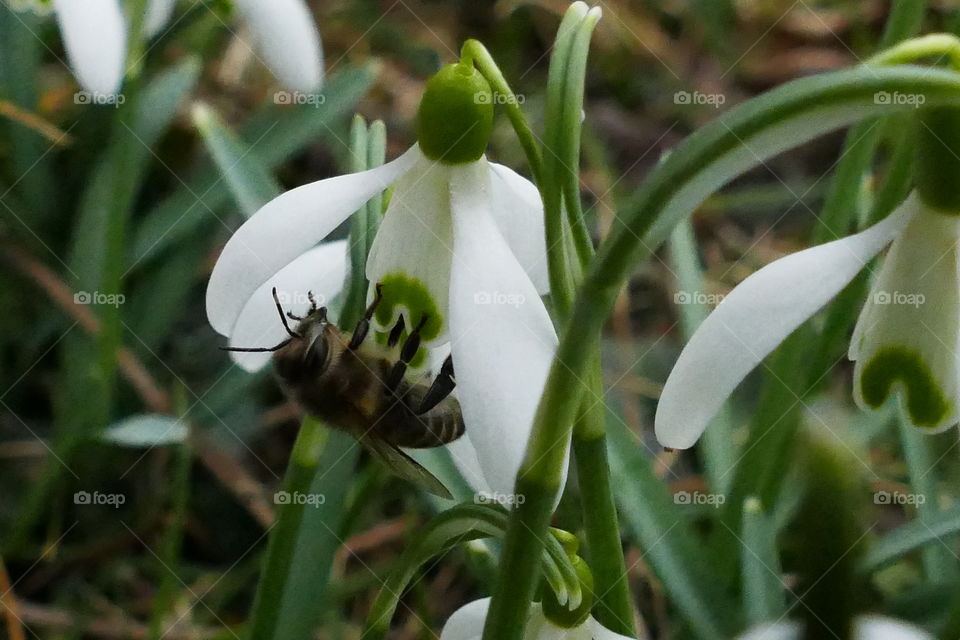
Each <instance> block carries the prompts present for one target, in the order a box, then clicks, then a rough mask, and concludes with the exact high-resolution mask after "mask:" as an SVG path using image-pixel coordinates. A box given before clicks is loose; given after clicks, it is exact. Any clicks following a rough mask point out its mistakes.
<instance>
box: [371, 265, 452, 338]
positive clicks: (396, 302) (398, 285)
mask: <svg viewBox="0 0 960 640" xmlns="http://www.w3.org/2000/svg"><path fill="white" fill-rule="evenodd" d="M380 284H381V285H383V286H382V288H381V289H380V292H381V295H382V296H383V299H382V300H381V301H380V305H379V306H378V307H377V311H376V314H375V316H374V317H375V318H376V320H377V323H378V324H379V325H380V326H381V327H386V328H387V329H388V330H389V328H390V327H387V325H388V324H389V323H390V321H391V320H393V317H394V314H395V311H396V309H397V307H406V308H407V310H408V311H409V316H408V318H407V320H409V321H410V322H412V323H413V324H414V326H416V324H418V323H419V322H420V321H421V319H422V318H423V316H424V315H426V316H427V321H426V323H425V324H424V325H423V327H422V328H421V329H420V337H421V339H422V340H423V341H424V342H427V341H430V340H433V339H434V338H436V337H437V336H439V335H440V332H441V331H442V330H443V323H444V318H443V316H442V315H441V314H440V311H439V309H437V303H436V302H435V301H434V299H433V296H432V295H430V290H429V289H427V286H426V285H425V284H423V282H421V281H420V280H417V279H416V278H412V277H410V276H408V275H405V274H402V273H389V274H387V275H385V276H384V277H383V278H381V279H380ZM412 329H413V327H411V326H409V323H408V326H407V330H408V331H409V330H412ZM405 334H406V333H405Z"/></svg>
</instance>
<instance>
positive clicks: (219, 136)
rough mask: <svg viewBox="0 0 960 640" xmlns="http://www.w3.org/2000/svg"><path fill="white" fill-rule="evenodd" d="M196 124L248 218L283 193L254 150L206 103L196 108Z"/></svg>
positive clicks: (194, 121)
mask: <svg viewBox="0 0 960 640" xmlns="http://www.w3.org/2000/svg"><path fill="white" fill-rule="evenodd" d="M192 115H193V123H194V125H195V126H196V127H197V130H198V131H199V132H200V135H201V136H202V137H203V141H204V143H205V144H206V145H207V150H208V151H209V152H210V156H211V157H212V158H213V162H214V164H216V165H217V168H218V169H219V170H220V173H221V174H223V178H224V180H225V181H226V183H227V186H228V187H229V189H230V193H231V194H232V195H233V199H234V200H235V201H236V202H237V204H238V205H239V206H240V210H241V211H242V212H243V214H244V215H245V216H247V217H248V218H249V217H250V216H252V215H253V214H254V213H256V211H257V209H259V208H260V207H262V206H263V205H265V204H266V203H267V202H269V201H270V200H272V199H273V198H275V197H276V196H277V195H278V194H279V193H280V185H279V184H277V181H276V180H274V179H273V176H271V175H270V172H269V170H268V169H267V168H266V167H265V166H264V165H263V163H262V162H261V161H260V160H259V158H258V157H257V155H256V153H255V152H254V150H253V149H251V148H250V147H249V146H247V145H246V144H245V143H244V142H243V141H242V140H240V139H239V138H238V137H237V136H236V134H234V132H233V131H231V130H230V128H229V127H228V126H227V125H226V124H225V123H224V122H223V121H222V120H221V119H220V118H219V117H218V116H217V114H216V113H214V112H213V110H212V109H211V108H210V107H208V106H207V105H205V104H195V105H194V106H193V111H192Z"/></svg>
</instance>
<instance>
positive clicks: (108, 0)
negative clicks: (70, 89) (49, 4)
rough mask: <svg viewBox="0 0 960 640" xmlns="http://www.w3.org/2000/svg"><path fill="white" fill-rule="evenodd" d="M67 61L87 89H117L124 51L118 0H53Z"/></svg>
mask: <svg viewBox="0 0 960 640" xmlns="http://www.w3.org/2000/svg"><path fill="white" fill-rule="evenodd" d="M53 6H54V8H55V9H56V13H57V22H58V23H59V24H60V32H61V34H62V35H63V43H64V46H65V47H66V50H67V57H68V58H69V59H70V65H71V66H72V67H73V72H74V74H76V76H77V80H79V81H80V84H81V85H82V86H83V88H84V89H86V90H87V91H91V92H93V93H96V94H98V95H100V96H112V95H114V94H115V93H117V91H118V90H119V89H120V83H121V82H122V81H123V68H124V64H125V62H126V60H125V58H126V55H127V21H126V18H125V17H124V15H123V9H122V8H121V6H120V2H119V1H118V0H83V1H82V2H80V1H78V0H53Z"/></svg>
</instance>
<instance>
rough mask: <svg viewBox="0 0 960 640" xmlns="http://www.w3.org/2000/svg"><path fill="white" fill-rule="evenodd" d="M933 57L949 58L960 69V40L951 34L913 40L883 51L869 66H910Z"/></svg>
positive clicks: (868, 60) (939, 34) (934, 34)
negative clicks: (922, 59) (912, 63)
mask: <svg viewBox="0 0 960 640" xmlns="http://www.w3.org/2000/svg"><path fill="white" fill-rule="evenodd" d="M932 56H937V57H943V56H947V57H948V58H949V59H950V66H952V67H953V68H954V69H960V38H957V36H955V35H953V34H950V33H931V34H930V35H927V36H922V37H920V38H913V39H912V40H907V41H906V42H903V43H902V44H899V45H897V46H894V47H891V48H890V49H887V50H886V51H881V52H880V53H878V54H877V55H875V56H873V57H872V58H869V59H867V64H876V65H895V64H909V63H911V62H916V61H917V60H920V59H921V58H929V57H932Z"/></svg>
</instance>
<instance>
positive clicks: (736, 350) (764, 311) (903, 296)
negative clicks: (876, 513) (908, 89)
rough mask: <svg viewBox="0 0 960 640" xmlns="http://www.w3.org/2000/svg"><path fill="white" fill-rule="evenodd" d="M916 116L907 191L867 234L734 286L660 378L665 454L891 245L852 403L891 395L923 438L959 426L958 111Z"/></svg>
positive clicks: (866, 319)
mask: <svg viewBox="0 0 960 640" xmlns="http://www.w3.org/2000/svg"><path fill="white" fill-rule="evenodd" d="M921 114H922V115H921V117H920V118H918V122H917V126H918V131H917V135H918V145H917V148H918V153H917V168H916V172H915V178H914V182H915V186H916V189H915V191H914V192H913V193H912V194H911V195H910V196H909V197H908V198H907V199H906V201H905V202H904V203H903V204H902V205H900V207H899V208H898V209H897V210H896V211H894V212H893V213H891V214H890V215H889V216H888V217H887V218H886V219H885V220H883V221H881V222H879V223H878V224H876V225H874V226H872V227H870V228H868V229H866V230H865V231H862V232H860V233H857V234H855V235H852V236H849V237H847V238H842V239H840V240H836V241H834V242H828V243H826V244H823V245H820V246H816V247H813V248H811V249H806V250H804V251H799V252H797V253H794V254H792V255H789V256H787V257H785V258H782V259H780V260H777V261H775V262H773V263H771V264H769V265H767V266H766V267H764V268H763V269H760V270H759V271H757V272H756V273H754V274H753V275H751V276H750V277H748V278H747V279H746V280H744V281H743V282H742V283H741V284H740V285H739V286H737V287H736V288H735V289H734V290H733V291H732V292H731V293H730V294H729V295H728V296H727V297H726V298H725V299H724V300H723V302H721V303H720V305H718V306H717V308H716V309H715V310H714V311H713V313H711V314H710V316H709V317H707V319H706V320H705V321H704V322H703V324H702V325H701V326H700V328H699V329H698V330H697V332H696V333H695V334H694V336H693V337H692V338H691V340H690V342H689V343H688V344H687V346H686V347H685V348H684V350H683V352H682V353H681V354H680V358H679V359H678V360H677V363H676V366H675V367H674V369H673V371H672V372H671V373H670V376H669V378H668V379H667V382H666V385H665V386H664V390H663V394H662V395H661V398H660V403H659V405H658V407H657V416H656V433H657V438H658V439H659V440H660V442H661V444H663V445H664V446H666V447H672V448H677V449H685V448H687V447H690V446H691V445H693V443H694V442H696V440H697V438H699V437H700V434H701V433H702V432H703V430H704V429H705V428H706V425H707V423H708V422H709V420H710V419H711V418H712V417H713V415H714V414H715V413H716V412H717V410H718V409H719V408H720V406H721V405H722V404H723V402H724V401H725V400H726V398H727V397H728V396H729V395H730V394H731V393H732V392H733V390H734V388H736V386H737V385H738V384H739V383H740V381H741V380H743V378H744V377H745V376H746V375H747V374H748V373H749V372H750V371H751V370H752V369H753V368H754V367H756V366H757V365H758V364H759V363H760V362H761V361H762V360H763V359H764V358H765V357H766V356H767V355H768V354H769V353H770V352H771V351H773V349H774V348H775V347H776V346H777V345H778V344H780V342H782V341H783V340H784V339H785V338H786V337H787V336H788V335H790V334H791V333H792V332H793V331H794V330H795V329H796V328H797V327H799V326H800V325H801V324H803V322H805V321H806V320H807V319H808V318H810V317H811V316H812V315H813V314H814V313H816V312H817V311H818V310H819V309H820V308H821V307H823V305H825V304H826V303H827V302H828V301H829V300H830V299H831V298H833V296H835V295H836V294H837V293H839V292H840V291H841V290H842V289H843V288H844V287H845V286H846V285H847V284H848V283H849V282H850V281H851V280H853V278H854V277H855V276H856V275H857V274H858V273H859V272H860V271H862V270H863V269H864V268H866V266H867V264H868V263H869V262H870V260H871V259H872V258H873V257H874V256H876V255H877V254H878V253H880V251H882V250H883V249H884V248H885V247H887V246H888V245H890V250H889V252H888V253H887V256H886V257H885V259H884V260H883V264H882V266H881V268H880V270H879V273H878V274H877V277H876V278H875V281H874V284H873V288H872V290H871V293H870V296H869V298H868V299H867V302H866V304H865V305H864V307H863V310H862V311H861V313H860V317H859V320H858V321H857V325H856V328H855V330H854V334H853V338H852V340H851V343H850V349H849V357H850V359H851V360H854V361H855V362H856V366H855V369H854V383H853V386H854V398H855V400H856V402H857V404H858V405H859V406H861V407H862V408H864V409H877V408H879V407H880V406H882V405H883V404H884V403H885V402H886V400H887V399H888V398H889V397H890V396H898V397H899V399H900V405H901V407H902V409H903V414H904V417H905V419H906V420H907V421H908V422H909V423H910V424H911V425H913V426H914V427H916V428H918V429H920V430H922V431H924V432H927V433H935V432H938V431H942V430H944V429H947V428H949V427H950V426H952V425H955V424H956V423H957V422H958V420H960V411H958V402H960V359H958V352H957V347H958V343H960V248H958V242H960V189H958V188H957V176H960V110H957V109H951V108H937V109H927V110H924V111H922V112H921Z"/></svg>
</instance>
